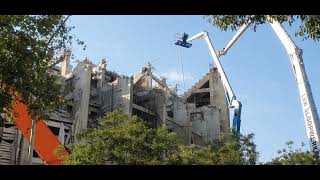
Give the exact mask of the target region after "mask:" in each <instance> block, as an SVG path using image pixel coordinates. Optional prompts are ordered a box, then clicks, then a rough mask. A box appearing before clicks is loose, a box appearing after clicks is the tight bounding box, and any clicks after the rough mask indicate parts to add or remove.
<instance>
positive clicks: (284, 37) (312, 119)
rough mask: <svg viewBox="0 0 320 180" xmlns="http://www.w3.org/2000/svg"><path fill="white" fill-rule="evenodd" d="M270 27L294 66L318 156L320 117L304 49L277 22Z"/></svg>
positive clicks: (231, 43) (243, 27)
mask: <svg viewBox="0 0 320 180" xmlns="http://www.w3.org/2000/svg"><path fill="white" fill-rule="evenodd" d="M270 21H271V22H270V25H271V27H272V29H273V30H274V32H275V33H276V35H277V36H278V38H279V39H280V41H281V43H282V44H283V46H284V47H285V49H286V51H287V53H288V55H289V60H290V63H291V65H292V69H293V73H294V75H295V78H296V82H297V85H298V90H299V94H300V101H301V105H302V111H303V115H304V120H305V126H306V130H307V136H308V139H309V142H310V146H311V150H312V151H313V152H316V153H317V154H318V153H319V151H320V143H319V139H320V138H319V131H320V127H319V116H318V113H317V109H316V106H315V103H314V100H313V96H312V92H311V87H310V84H309V81H308V77H307V74H306V72H305V67H304V63H303V58H302V49H300V48H299V47H298V46H297V45H296V44H295V43H294V42H293V41H292V39H291V38H290V36H289V35H288V33H287V32H286V30H285V29H284V28H283V27H282V25H281V24H280V23H279V22H277V21H273V20H270ZM250 24H251V22H248V23H246V24H244V25H243V26H242V27H241V28H240V29H239V30H238V32H237V33H236V34H235V35H234V36H233V38H232V39H231V40H230V42H229V43H228V44H227V46H226V48H224V49H223V50H222V51H221V52H220V53H219V54H221V55H224V54H226V52H227V51H228V50H229V48H230V47H231V46H232V45H233V44H234V43H235V42H236V41H237V40H238V39H239V37H240V36H241V34H243V32H244V31H245V30H246V29H247V28H248V27H249V26H250Z"/></svg>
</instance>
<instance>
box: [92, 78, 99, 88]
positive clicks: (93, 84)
mask: <svg viewBox="0 0 320 180" xmlns="http://www.w3.org/2000/svg"><path fill="white" fill-rule="evenodd" d="M91 86H92V87H93V88H97V87H98V80H96V79H93V80H92V81H91Z"/></svg>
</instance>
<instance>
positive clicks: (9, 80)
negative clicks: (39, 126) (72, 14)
mask: <svg viewBox="0 0 320 180" xmlns="http://www.w3.org/2000/svg"><path fill="white" fill-rule="evenodd" d="M68 18H69V16H62V15H1V16H0V62H1V63H0V72H1V73H0V112H4V111H6V110H8V109H10V107H11V103H12V101H13V99H14V98H16V96H17V95H19V96H21V97H22V100H23V101H24V102H25V103H26V104H28V105H29V109H30V111H31V112H34V113H36V114H38V115H43V114H44V113H46V112H50V111H53V110H54V109H56V107H57V105H58V104H59V102H60V101H61V100H62V99H61V97H59V94H60V92H59V90H60V87H59V85H58V84H57V83H55V82H56V80H57V77H56V76H54V75H53V73H52V71H51V67H52V65H53V64H56V63H57V62H60V61H61V60H62V59H63V58H64V51H65V49H66V48H67V47H70V46H71V45H72V41H73V35H71V34H70V31H71V30H72V28H73V27H71V26H68V25H67V23H66V21H67V19H68ZM77 42H78V43H79V44H83V42H81V41H79V40H77ZM4 83H5V84H6V86H3V84H4ZM10 87H13V88H14V90H15V92H17V93H16V94H14V95H12V94H10V93H9V88H10ZM39 113H40V114H39Z"/></svg>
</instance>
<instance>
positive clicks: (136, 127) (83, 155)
mask: <svg viewBox="0 0 320 180" xmlns="http://www.w3.org/2000/svg"><path fill="white" fill-rule="evenodd" d="M99 124H100V126H99V127H98V128H94V129H91V130H88V131H87V132H82V133H80V134H79V135H78V140H79V142H78V143H75V144H71V145H69V146H68V148H69V149H70V151H71V155H70V156H68V157H67V158H65V159H64V161H65V163H66V164H69V165H70V164H71V165H86V164H91V165H94V164H98V165H99V164H106V163H107V164H142V165H143V164H149V165H151V164H154V165H155V164H161V165H165V164H181V165H210V164H211V165H212V164H256V163H257V157H258V153H257V152H256V148H255V144H254V143H253V135H252V134H251V135H248V136H242V135H235V134H232V136H229V137H230V139H229V140H228V142H225V143H218V144H214V145H210V146H207V147H199V146H197V145H186V144H183V143H182V141H181V140H180V139H179V138H178V137H177V135H176V134H175V133H173V132H168V131H167V130H166V129H165V128H163V127H162V128H158V129H153V128H150V127H148V126H147V125H146V123H144V121H143V120H142V119H140V118H138V117H135V116H133V117H130V116H128V115H126V114H124V113H121V112H112V113H109V114H107V115H106V116H105V117H103V118H102V119H100V120H99Z"/></svg>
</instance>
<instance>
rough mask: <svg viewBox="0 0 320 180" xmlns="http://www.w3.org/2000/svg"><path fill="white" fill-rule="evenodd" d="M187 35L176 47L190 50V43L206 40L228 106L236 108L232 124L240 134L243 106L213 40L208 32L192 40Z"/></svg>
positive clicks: (184, 35)
mask: <svg viewBox="0 0 320 180" xmlns="http://www.w3.org/2000/svg"><path fill="white" fill-rule="evenodd" d="M187 38H188V35H187V34H185V33H184V34H183V35H182V37H180V39H178V41H177V42H176V43H175V44H176V45H179V46H182V47H186V48H190V47H191V46H192V44H190V43H189V42H191V41H194V40H196V39H204V40H205V41H206V42H207V45H208V48H209V51H210V53H211V57H212V59H213V62H214V63H215V65H216V66H217V69H218V72H219V74H220V76H221V81H222V84H223V86H224V88H225V92H226V97H227V100H228V104H229V107H230V108H234V114H233V124H232V128H233V131H236V132H238V133H239V132H240V122H241V118H240V117H241V108H242V104H241V103H240V102H239V101H238V100H237V99H236V96H235V94H234V92H233V90H232V88H231V86H230V83H229V81H228V78H227V76H226V74H225V72H224V70H223V67H222V66H221V64H220V61H219V55H218V54H216V51H215V49H214V48H213V45H212V43H211V40H210V38H209V35H208V33H207V32H206V31H203V32H200V33H198V34H196V35H194V36H192V37H190V38H188V39H187Z"/></svg>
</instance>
